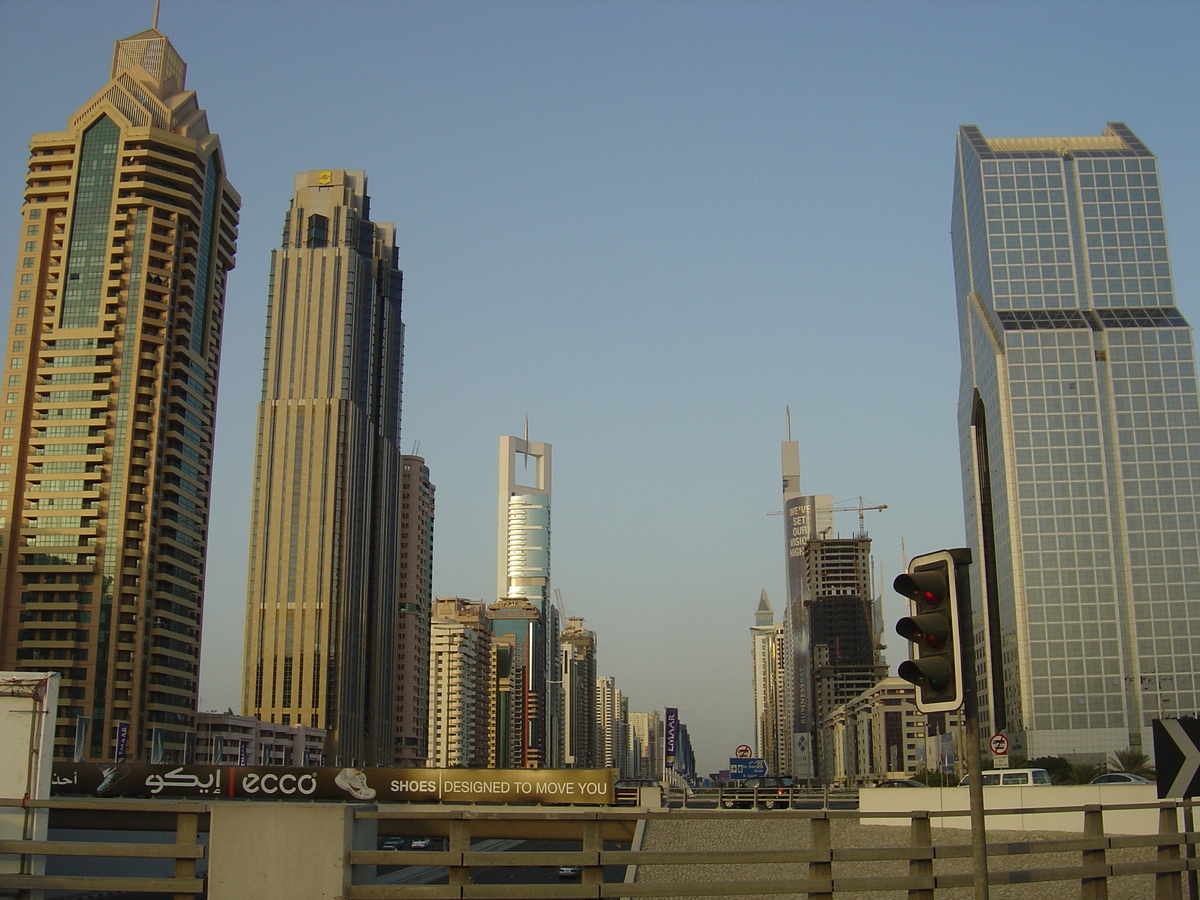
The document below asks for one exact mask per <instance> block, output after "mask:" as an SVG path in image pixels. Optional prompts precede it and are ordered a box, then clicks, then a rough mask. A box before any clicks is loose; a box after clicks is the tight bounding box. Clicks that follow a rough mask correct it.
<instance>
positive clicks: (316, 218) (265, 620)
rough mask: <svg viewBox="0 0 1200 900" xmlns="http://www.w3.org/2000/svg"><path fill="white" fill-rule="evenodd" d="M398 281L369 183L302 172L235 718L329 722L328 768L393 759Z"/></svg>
mask: <svg viewBox="0 0 1200 900" xmlns="http://www.w3.org/2000/svg"><path fill="white" fill-rule="evenodd" d="M401 282H402V275H401V272H400V270H399V268H398V267H397V250H396V232H395V227H394V226H392V225H391V224H380V223H377V222H373V221H372V220H371V206H370V199H369V198H368V196H367V179H366V176H365V175H364V174H363V173H362V172H357V171H346V170H343V169H323V170H315V171H311V172H301V173H300V174H299V175H297V176H296V185H295V195H294V197H293V200H292V204H291V208H290V209H289V210H288V212H287V214H286V216H285V217H284V227H283V243H282V246H281V247H280V249H278V250H276V251H274V252H273V253H272V256H271V289H270V294H269V296H268V310H267V348H266V360H265V364H264V371H263V398H262V402H261V403H260V404H259V412H258V435H257V440H256V445H255V461H254V500H253V512H252V518H251V526H250V528H251V531H250V569H249V577H248V592H247V603H246V626H247V627H246V650H245V672H244V680H243V686H242V691H243V695H242V712H243V713H244V714H246V715H250V716H253V717H255V718H257V719H262V720H263V721H268V722H277V723H280V724H289V723H301V724H305V725H311V726H314V727H318V728H324V729H326V731H327V733H328V736H327V741H326V755H327V759H328V762H329V763H330V764H331V765H354V764H360V765H390V764H391V763H392V760H393V758H394V755H395V740H396V672H397V669H396V665H397V659H396V656H397V629H396V623H397V619H396V617H397V610H398V606H399V602H400V598H399V591H400V582H401V579H400V576H399V568H398V565H399V558H400V547H399V543H400V527H399V523H400V518H399V517H400V512H401V510H400V505H401V500H400V496H401V476H402V468H401V466H402V463H401V455H400V450H399V441H400V394H401V377H402V368H403V350H404V326H403V324H402V323H401V319H400V312H401V309H400V301H401V287H402V285H401Z"/></svg>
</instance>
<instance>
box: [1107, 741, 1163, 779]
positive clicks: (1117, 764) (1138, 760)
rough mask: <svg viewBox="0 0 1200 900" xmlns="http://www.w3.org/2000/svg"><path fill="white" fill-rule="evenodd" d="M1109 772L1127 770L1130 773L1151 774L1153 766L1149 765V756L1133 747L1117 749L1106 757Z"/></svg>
mask: <svg viewBox="0 0 1200 900" xmlns="http://www.w3.org/2000/svg"><path fill="white" fill-rule="evenodd" d="M1108 770H1109V771H1110V772H1128V773H1129V774H1130V775H1142V776H1152V775H1153V774H1154V767H1153V766H1151V765H1150V757H1149V756H1147V755H1146V754H1145V753H1144V752H1143V751H1141V750H1138V749H1137V748H1135V747H1126V748H1125V749H1124V750H1117V751H1115V752H1114V753H1113V755H1112V756H1110V757H1109V758H1108Z"/></svg>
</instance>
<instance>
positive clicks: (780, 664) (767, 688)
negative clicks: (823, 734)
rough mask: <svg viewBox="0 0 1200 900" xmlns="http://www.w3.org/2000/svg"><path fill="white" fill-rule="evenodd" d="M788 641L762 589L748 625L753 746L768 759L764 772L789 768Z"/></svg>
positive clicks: (759, 754)
mask: <svg viewBox="0 0 1200 900" xmlns="http://www.w3.org/2000/svg"><path fill="white" fill-rule="evenodd" d="M789 646H790V644H789V643H788V641H787V640H786V636H785V634H784V626H783V624H782V623H777V622H776V621H775V611H774V610H773V609H771V601H770V600H769V599H768V598H767V592H766V591H765V590H764V591H763V592H762V594H761V595H760V596H759V598H758V607H757V608H756V609H755V611H754V625H753V626H752V627H751V628H750V657H751V681H752V684H753V688H754V747H755V753H756V755H757V756H758V757H759V758H761V759H765V760H766V761H767V771H769V772H771V773H774V774H778V773H781V772H787V771H789V766H790V764H791V763H790V754H789V753H788V746H789V745H790V743H791V739H792V728H791V721H790V719H789V718H788V715H787V711H788V709H790V707H791V705H790V704H788V703H787V701H786V698H787V681H786V674H787V671H788V666H787V655H788V647H789Z"/></svg>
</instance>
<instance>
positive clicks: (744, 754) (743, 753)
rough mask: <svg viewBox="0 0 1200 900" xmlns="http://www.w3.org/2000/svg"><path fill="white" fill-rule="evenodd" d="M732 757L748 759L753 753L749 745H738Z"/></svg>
mask: <svg viewBox="0 0 1200 900" xmlns="http://www.w3.org/2000/svg"><path fill="white" fill-rule="evenodd" d="M733 755H734V756H736V757H737V758H738V759H749V758H750V757H752V756H753V755H754V751H753V750H751V749H750V745H749V744H738V747H737V749H736V750H734V751H733Z"/></svg>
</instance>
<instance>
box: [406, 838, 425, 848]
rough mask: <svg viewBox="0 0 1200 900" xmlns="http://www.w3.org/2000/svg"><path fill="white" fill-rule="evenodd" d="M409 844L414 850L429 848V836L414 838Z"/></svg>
mask: <svg viewBox="0 0 1200 900" xmlns="http://www.w3.org/2000/svg"><path fill="white" fill-rule="evenodd" d="M408 846H409V847H410V848H411V849H413V850H428V849H429V838H413V839H412V843H411V844H409V845H408Z"/></svg>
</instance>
